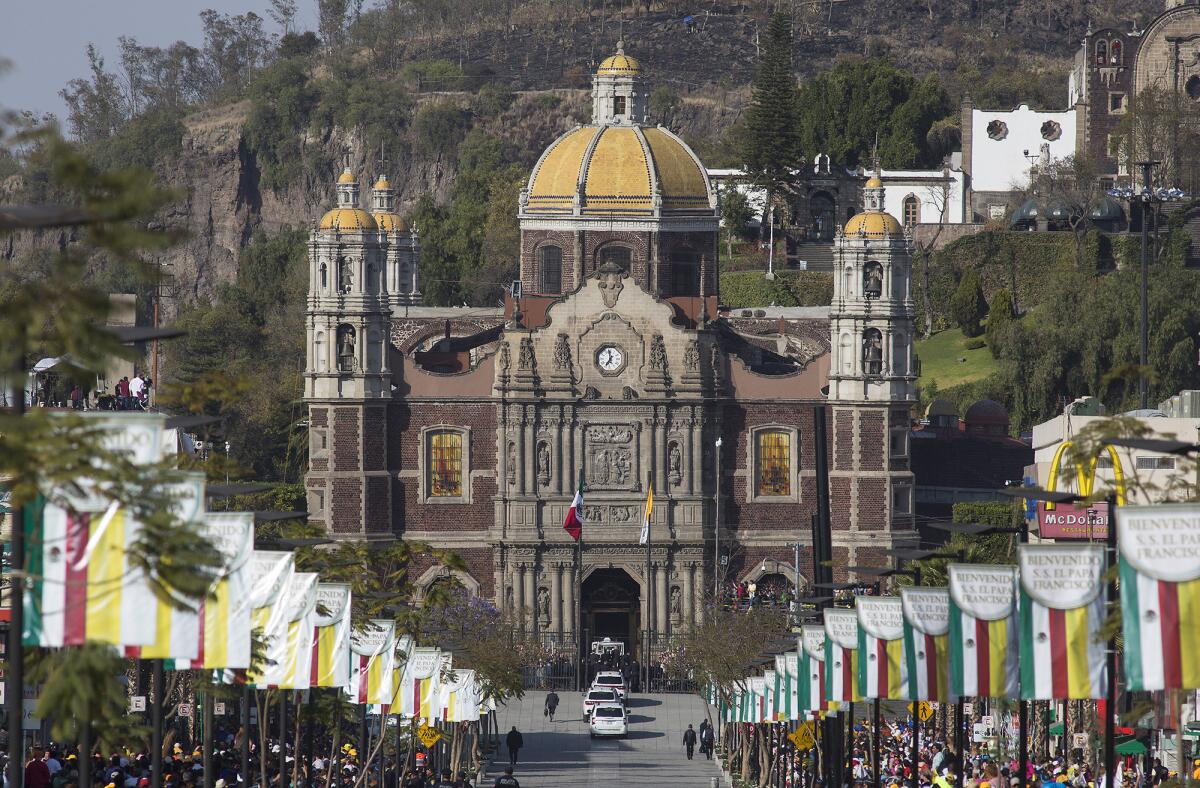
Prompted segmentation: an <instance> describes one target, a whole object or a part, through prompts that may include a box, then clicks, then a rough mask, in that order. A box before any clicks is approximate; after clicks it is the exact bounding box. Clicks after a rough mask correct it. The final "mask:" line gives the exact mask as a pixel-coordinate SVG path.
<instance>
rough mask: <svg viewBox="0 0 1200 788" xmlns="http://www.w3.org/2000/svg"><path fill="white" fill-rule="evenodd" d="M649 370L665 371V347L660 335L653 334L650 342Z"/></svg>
mask: <svg viewBox="0 0 1200 788" xmlns="http://www.w3.org/2000/svg"><path fill="white" fill-rule="evenodd" d="M650 369H658V370H662V371H663V372H665V371H666V370H667V347H666V345H664V344H663V336H662V334H655V335H654V337H653V338H652V339H651V340H650Z"/></svg>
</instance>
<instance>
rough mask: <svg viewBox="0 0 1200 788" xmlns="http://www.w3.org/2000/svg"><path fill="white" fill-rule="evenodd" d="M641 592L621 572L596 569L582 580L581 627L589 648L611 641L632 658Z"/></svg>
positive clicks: (639, 626)
mask: <svg viewBox="0 0 1200 788" xmlns="http://www.w3.org/2000/svg"><path fill="white" fill-rule="evenodd" d="M640 601H641V589H640V588H639V586H638V583H637V581H636V580H634V579H633V578H632V577H630V576H629V574H628V573H627V572H626V571H625V570H624V569H597V570H596V571H594V572H592V574H590V575H588V577H587V579H585V580H584V581H583V592H582V594H581V595H580V602H581V603H582V607H583V626H584V628H585V630H586V632H587V638H588V642H587V643H585V644H584V648H585V649H589V650H590V649H591V644H592V642H594V641H598V640H603V639H604V638H611V639H612V641H613V642H619V643H623V644H625V653H626V654H628V655H631V656H635V655H636V653H637V650H638V632H639V630H640V628H641V622H640V618H641V612H640V610H639V605H640Z"/></svg>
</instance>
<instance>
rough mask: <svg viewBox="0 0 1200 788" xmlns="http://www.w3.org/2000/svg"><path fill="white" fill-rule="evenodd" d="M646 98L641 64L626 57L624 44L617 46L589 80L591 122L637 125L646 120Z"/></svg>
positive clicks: (647, 102)
mask: <svg viewBox="0 0 1200 788" xmlns="http://www.w3.org/2000/svg"><path fill="white" fill-rule="evenodd" d="M648 104H649V94H648V92H647V90H646V87H645V79H644V78H643V77H642V67H641V64H639V63H638V62H637V60H635V59H634V58H632V57H630V56H629V55H626V54H625V42H623V41H618V42H617V53H616V54H615V55H610V56H609V57H606V58H605V59H604V60H603V61H602V62H601V63H600V68H598V69H597V70H596V75H595V76H594V77H592V122H593V123H595V124H598V125H600V124H613V125H636V124H644V123H647V122H648V120H649V114H648Z"/></svg>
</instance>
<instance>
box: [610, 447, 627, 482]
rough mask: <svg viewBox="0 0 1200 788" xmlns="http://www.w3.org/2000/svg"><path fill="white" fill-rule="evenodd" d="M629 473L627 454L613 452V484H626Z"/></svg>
mask: <svg viewBox="0 0 1200 788" xmlns="http://www.w3.org/2000/svg"><path fill="white" fill-rule="evenodd" d="M629 471H630V462H629V452H625V451H616V452H613V482H615V483H616V484H621V485H623V484H625V483H627V482H628V481H629Z"/></svg>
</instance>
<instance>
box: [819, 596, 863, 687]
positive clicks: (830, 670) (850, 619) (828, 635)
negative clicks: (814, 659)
mask: <svg viewBox="0 0 1200 788" xmlns="http://www.w3.org/2000/svg"><path fill="white" fill-rule="evenodd" d="M857 659H858V613H856V612H855V611H853V610H846V609H843V608H828V609H826V611H825V700H826V701H827V702H829V703H833V702H838V703H853V702H855V701H859V700H862V695H861V693H860V692H859V690H858V662H857Z"/></svg>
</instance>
